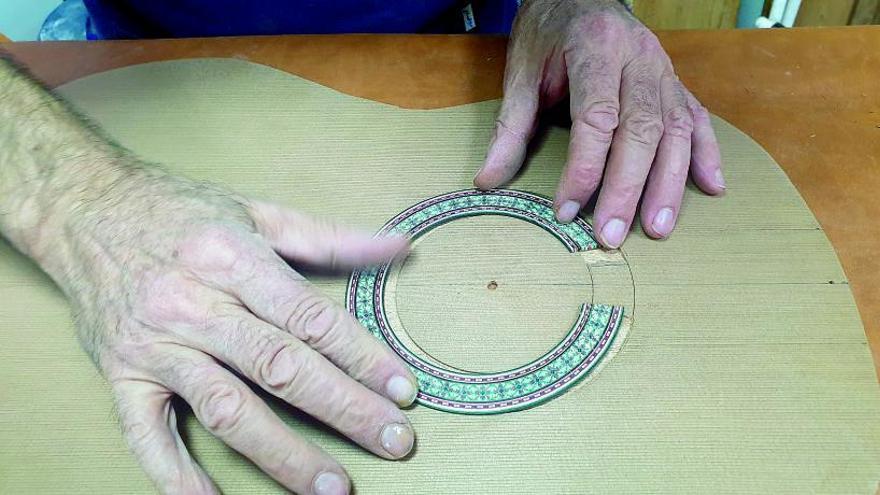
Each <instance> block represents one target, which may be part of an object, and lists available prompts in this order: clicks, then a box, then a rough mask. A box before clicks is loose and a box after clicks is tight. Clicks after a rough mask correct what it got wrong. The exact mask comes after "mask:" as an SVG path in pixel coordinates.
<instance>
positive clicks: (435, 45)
mask: <svg viewBox="0 0 880 495" xmlns="http://www.w3.org/2000/svg"><path fill="white" fill-rule="evenodd" d="M658 35H659V37H660V40H661V42H662V43H663V46H664V48H666V50H667V51H668V52H669V54H670V56H671V57H672V59H673V62H674V63H675V67H676V70H677V72H678V73H679V75H680V77H681V78H682V80H683V81H684V82H685V83H686V84H687V85H688V87H689V88H690V89H691V91H693V93H694V94H695V95H696V96H697V97H698V98H699V99H700V100H701V101H702V102H703V103H704V104H705V105H706V106H707V107H708V108H709V109H710V110H711V111H712V112H714V113H716V114H718V115H720V116H722V117H724V118H725V119H727V120H728V121H730V122H732V123H733V124H734V125H736V126H737V127H738V128H740V129H742V130H743V131H744V132H746V133H747V134H749V135H750V136H752V137H753V138H754V139H755V140H757V141H758V142H759V143H760V144H761V145H762V146H763V147H764V148H765V149H767V150H768V151H769V152H770V154H771V155H773V157H774V159H775V160H776V161H777V162H778V163H779V164H780V166H781V167H782V168H783V170H785V172H786V173H787V174H788V176H789V178H790V179H791V180H792V181H793V182H794V184H795V185H796V186H797V188H798V190H799V191H800V193H801V195H803V197H804V199H805V200H806V201H807V204H808V205H809V206H810V208H811V209H812V210H813V212H814V213H815V215H816V218H817V219H818V220H819V223H820V224H821V225H822V226H823V228H824V229H825V231H826V233H827V234H828V236H829V237H830V239H831V241H832V243H833V244H834V246H835V249H836V250H837V253H838V255H839V256H840V259H841V262H842V263H843V266H844V269H845V270H846V273H847V276H848V278H849V280H850V282H851V284H852V289H853V293H854V295H855V298H856V301H857V303H858V306H859V310H860V312H861V314H862V321H863V324H864V325H865V330H866V333H867V335H868V341H869V342H870V343H871V348H872V350H873V352H874V362H875V363H876V364H877V365H878V366H880V242H877V239H880V222H877V221H876V219H877V218H880V200H878V199H877V194H876V191H878V190H880V161H878V160H880V140H878V139H877V132H878V128H877V126H878V125H880V117H878V116H880V98H877V95H878V94H880V88H878V83H877V81H880V52H878V51H877V50H876V47H877V46H880V27H877V26H868V27H858V28H856V27H850V28H823V29H763V30H759V29H751V30H731V31H679V32H674V31H672V32H662V31H661V32H659V33H658ZM505 43H506V40H505V39H503V38H498V37H476V36H360V35H354V36H272V37H244V38H214V39H187V40H152V41H150V40H141V41H124V42H97V43H78V42H71V43H63V42H62V43H15V44H7V45H4V47H3V48H4V49H6V50H8V51H10V52H11V53H13V54H14V55H15V56H16V57H17V58H18V59H19V60H21V61H22V62H23V63H25V64H26V65H27V66H28V67H30V68H31V69H32V70H33V72H34V73H35V74H36V75H37V76H39V77H40V78H41V79H43V80H44V81H46V82H48V83H49V84H51V85H58V84H61V83H63V82H66V81H70V80H72V79H75V78H78V77H82V76H84V75H87V74H92V73H95V72H99V71H103V70H107V69H110V68H114V67H122V66H126V65H130V64H135V63H142V62H148V61H153V60H166V59H179V58H187V57H232V58H240V59H244V60H251V61H254V62H258V63H262V64H266V65H269V66H271V67H276V68H279V69H282V70H284V71H287V72H290V73H293V74H297V75H300V76H302V77H305V78H307V79H309V80H312V81H316V82H319V83H320V84H323V85H326V86H329V87H332V88H335V89H337V90H339V91H343V92H345V93H349V94H353V95H356V96H360V97H364V98H369V99H372V100H375V101H381V102H385V103H389V104H392V105H397V106H401V107H405V108H439V107H447V106H452V105H460V104H464V103H470V102H475V101H482V100H488V99H492V98H497V97H499V96H500V95H501V77H502V72H503V69H504V56H505V52H504V45H505ZM767 201H770V202H773V201H776V199H775V198H773V197H771V196H768V195H766V194H762V195H760V196H756V198H755V201H754V202H752V203H750V204H748V205H745V206H742V205H741V206H740V207H748V208H759V209H762V210H763V212H764V214H765V215H777V210H776V208H778V207H779V205H778V204H776V203H765V202H767ZM764 204H766V208H763V205H764ZM694 210H696V209H695V208H691V209H690V210H689V211H693V213H691V214H698V211H699V210H696V211H694ZM777 216H778V215H777Z"/></svg>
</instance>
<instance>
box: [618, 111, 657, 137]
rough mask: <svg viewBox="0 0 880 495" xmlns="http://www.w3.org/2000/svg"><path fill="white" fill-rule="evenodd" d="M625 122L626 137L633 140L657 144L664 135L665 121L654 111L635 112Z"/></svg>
mask: <svg viewBox="0 0 880 495" xmlns="http://www.w3.org/2000/svg"><path fill="white" fill-rule="evenodd" d="M624 122H625V123H624V129H625V130H626V131H625V132H626V134H625V137H626V138H627V139H628V140H630V141H632V142H635V143H638V144H642V145H645V146H656V145H657V143H659V142H660V138H661V136H663V122H662V121H661V120H660V118H658V116H657V115H656V114H654V113H653V112H645V111H636V112H633V113H631V114H629V115H628V116H626V118H625V121H624Z"/></svg>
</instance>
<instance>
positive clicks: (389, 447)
mask: <svg viewBox="0 0 880 495" xmlns="http://www.w3.org/2000/svg"><path fill="white" fill-rule="evenodd" d="M412 447H413V432H412V430H411V429H410V428H409V426H406V425H402V424H398V423H392V424H390V425H388V426H386V427H385V428H384V429H383V430H382V448H383V449H385V451H386V452H388V453H389V454H391V455H392V456H393V457H395V458H400V457H403V456H405V455H406V454H409V451H410V450H412Z"/></svg>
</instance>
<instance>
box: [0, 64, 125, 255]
mask: <svg viewBox="0 0 880 495" xmlns="http://www.w3.org/2000/svg"><path fill="white" fill-rule="evenodd" d="M133 163H135V160H133V159H132V158H131V157H130V156H128V154H127V152H125V151H124V150H123V149H122V148H120V147H118V146H115V145H113V144H112V143H111V142H109V141H108V140H107V139H106V138H104V137H103V136H102V135H101V134H100V132H98V131H97V130H96V129H95V128H93V127H92V126H89V125H88V124H86V123H85V121H84V120H83V119H82V118H81V117H79V116H78V115H77V114H76V113H75V112H74V111H72V110H71V109H70V108H69V107H68V106H67V105H66V104H65V103H64V102H62V101H61V100H59V99H58V98H56V97H55V96H53V95H52V94H51V93H50V92H49V91H47V90H46V89H45V88H43V87H42V86H41V85H40V84H39V83H37V82H36V81H34V80H32V79H31V78H30V77H28V76H27V75H26V74H24V73H23V72H21V71H20V70H18V69H17V68H16V67H15V65H14V64H13V63H12V62H10V61H9V60H6V59H4V58H2V54H0V234H2V235H3V236H4V237H6V238H7V239H8V240H9V241H10V242H11V243H12V244H13V245H14V246H15V247H16V248H18V249H19V250H21V251H22V252H23V253H25V254H27V255H28V256H30V257H32V258H34V259H35V260H36V261H37V262H38V263H40V264H41V265H46V264H49V265H51V264H52V263H59V262H60V259H61V258H63V257H64V250H65V249H67V247H66V245H65V243H64V242H63V238H64V235H65V229H67V228H68V225H69V223H68V221H69V220H70V218H71V216H73V215H76V214H77V212H78V211H79V209H80V207H81V206H82V205H83V204H84V203H87V202H89V201H91V200H93V199H94V198H96V197H99V196H101V195H102V194H104V192H105V191H106V190H107V189H108V188H109V187H111V186H112V184H113V183H115V182H118V181H120V180H122V179H123V178H125V177H127V176H129V175H131V174H132V173H134V170H135V168H134V167H133V166H132V165H131V164H133ZM44 268H50V267H48V266H44Z"/></svg>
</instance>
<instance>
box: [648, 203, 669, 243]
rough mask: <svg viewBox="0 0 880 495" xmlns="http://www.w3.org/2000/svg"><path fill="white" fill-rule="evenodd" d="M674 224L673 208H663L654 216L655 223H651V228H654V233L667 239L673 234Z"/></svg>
mask: <svg viewBox="0 0 880 495" xmlns="http://www.w3.org/2000/svg"><path fill="white" fill-rule="evenodd" d="M673 223H674V222H673V221H672V208H663V209H662V210H660V211H658V212H657V214H656V215H655V216H654V221H653V222H651V227H653V228H654V232H656V233H658V234H660V235H661V236H663V237H666V236H668V235H669V233H670V232H672V225H673Z"/></svg>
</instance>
